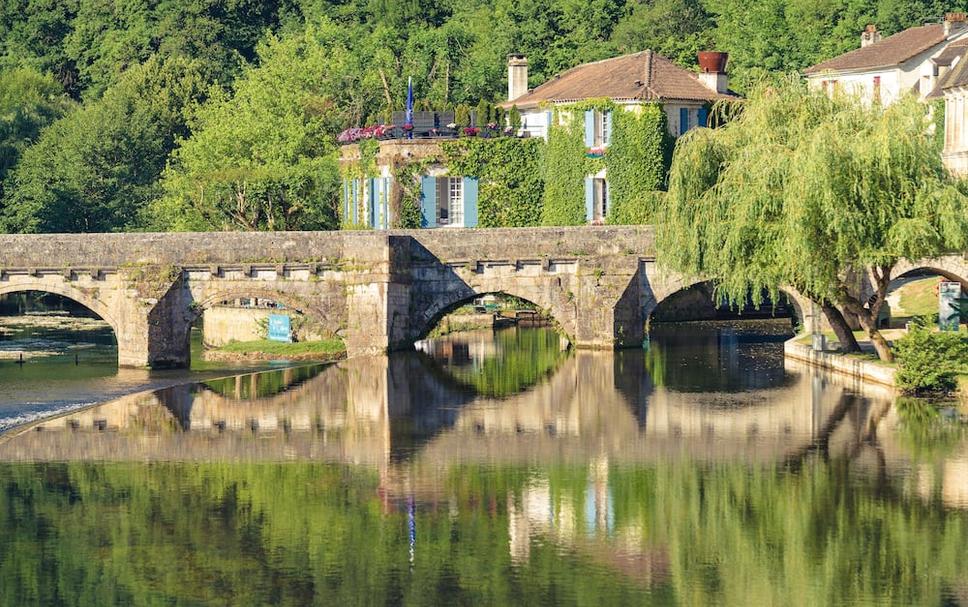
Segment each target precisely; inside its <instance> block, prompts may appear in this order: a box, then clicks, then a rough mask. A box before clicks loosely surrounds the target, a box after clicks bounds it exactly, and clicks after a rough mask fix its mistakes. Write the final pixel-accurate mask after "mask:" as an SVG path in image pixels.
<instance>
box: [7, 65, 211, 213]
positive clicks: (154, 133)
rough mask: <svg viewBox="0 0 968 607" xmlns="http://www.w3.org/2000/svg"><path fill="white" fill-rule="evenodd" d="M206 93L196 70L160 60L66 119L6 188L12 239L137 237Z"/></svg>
mask: <svg viewBox="0 0 968 607" xmlns="http://www.w3.org/2000/svg"><path fill="white" fill-rule="evenodd" d="M203 90H204V86H203V82H202V78H201V76H200V75H199V72H198V70H197V66H196V65H195V64H193V63H191V62H189V61H187V60H183V59H180V60H174V59H172V60H168V61H165V62H162V61H160V60H157V59H152V60H149V61H147V62H146V63H145V64H143V65H138V66H135V67H133V68H131V69H130V70H128V71H127V72H126V73H125V74H124V75H123V76H122V77H121V79H120V80H119V82H118V83H117V85H115V86H113V87H111V88H110V89H108V90H107V91H106V92H105V95H104V97H103V98H101V99H99V100H98V101H96V102H93V103H89V104H87V105H85V106H83V107H80V108H78V109H76V110H75V111H73V112H71V113H69V114H67V115H66V116H65V117H63V118H61V119H60V120H58V121H57V122H55V123H54V124H52V125H51V126H50V127H49V128H47V129H46V130H44V131H43V133H42V134H41V136H40V138H39V139H38V140H37V143H36V144H34V145H32V146H31V147H29V148H27V150H26V151H25V152H24V153H23V156H22V159H21V161H20V163H19V164H18V165H17V167H16V169H14V171H13V172H12V173H11V175H10V177H9V179H8V181H7V186H8V190H7V196H6V201H5V207H4V209H3V215H2V217H0V226H2V227H3V229H4V230H5V231H8V232H110V231H115V230H125V229H137V228H139V227H140V226H141V225H142V223H141V222H142V211H143V208H144V206H145V205H146V203H147V202H148V201H149V200H151V199H152V198H154V197H155V196H156V194H157V187H158V184H157V182H158V176H159V175H160V173H161V171H162V169H163V168H164V166H165V159H166V157H167V156H168V153H169V152H170V151H171V149H172V148H173V147H174V142H175V138H176V137H178V136H183V135H185V134H186V125H185V118H184V110H185V107H186V106H187V105H189V104H190V103H193V102H194V101H196V100H197V99H199V97H200V96H201V94H202V92H203Z"/></svg>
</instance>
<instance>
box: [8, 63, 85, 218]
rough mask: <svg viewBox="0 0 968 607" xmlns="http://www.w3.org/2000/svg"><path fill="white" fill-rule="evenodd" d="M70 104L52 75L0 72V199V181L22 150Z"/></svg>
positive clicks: (26, 70) (33, 71)
mask: <svg viewBox="0 0 968 607" xmlns="http://www.w3.org/2000/svg"><path fill="white" fill-rule="evenodd" d="M70 107H71V101H70V100H69V99H68V98H67V96H66V95H65V94H64V89H63V88H62V87H61V85H60V84H59V83H58V82H57V81H56V80H54V78H53V77H52V76H50V75H46V74H41V73H40V72H38V71H36V70H34V69H32V68H17V69H13V70H8V71H0V201H2V199H3V189H2V181H3V179H4V178H5V177H6V175H7V172H8V171H10V169H12V168H13V167H14V165H16V164H17V160H18V159H19V158H20V155H21V154H22V153H23V151H24V149H26V148H27V146H29V145H30V144H31V143H33V142H34V141H35V140H36V139H37V137H38V135H39V134H40V131H41V130H42V129H43V128H44V127H46V126H47V125H49V124H50V123H52V122H54V121H55V120H57V119H58V118H60V117H61V116H63V115H64V113H65V112H66V111H67V110H68V109H69V108H70Z"/></svg>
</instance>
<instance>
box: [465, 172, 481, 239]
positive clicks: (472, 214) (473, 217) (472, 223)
mask: <svg viewBox="0 0 968 607" xmlns="http://www.w3.org/2000/svg"><path fill="white" fill-rule="evenodd" d="M477 198H478V197H477V177H464V227H465V228H476V227H477Z"/></svg>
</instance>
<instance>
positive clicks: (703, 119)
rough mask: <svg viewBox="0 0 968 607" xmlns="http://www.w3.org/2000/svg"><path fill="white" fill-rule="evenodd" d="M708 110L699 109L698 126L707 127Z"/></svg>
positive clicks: (703, 107)
mask: <svg viewBox="0 0 968 607" xmlns="http://www.w3.org/2000/svg"><path fill="white" fill-rule="evenodd" d="M708 123H709V108H707V107H706V106H702V107H701V108H699V126H709V124H708Z"/></svg>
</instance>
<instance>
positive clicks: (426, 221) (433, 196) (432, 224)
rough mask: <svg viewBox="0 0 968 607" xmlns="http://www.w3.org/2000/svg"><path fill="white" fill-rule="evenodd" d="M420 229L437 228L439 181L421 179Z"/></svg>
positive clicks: (427, 178) (426, 178)
mask: <svg viewBox="0 0 968 607" xmlns="http://www.w3.org/2000/svg"><path fill="white" fill-rule="evenodd" d="M420 227H421V228H436V227H437V179H436V178H434V177H427V176H424V177H421V178H420Z"/></svg>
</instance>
